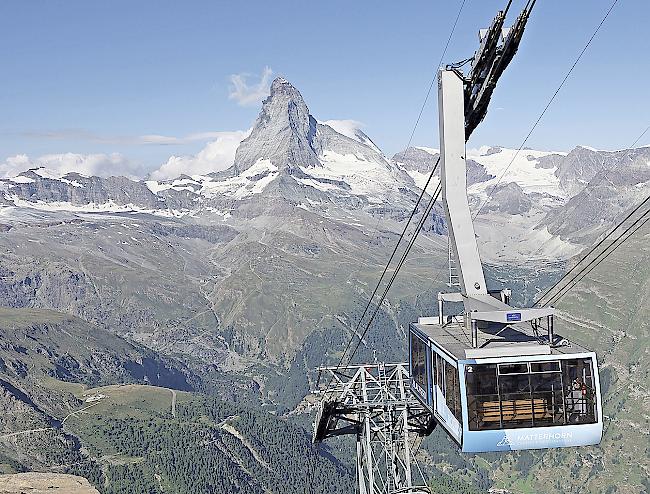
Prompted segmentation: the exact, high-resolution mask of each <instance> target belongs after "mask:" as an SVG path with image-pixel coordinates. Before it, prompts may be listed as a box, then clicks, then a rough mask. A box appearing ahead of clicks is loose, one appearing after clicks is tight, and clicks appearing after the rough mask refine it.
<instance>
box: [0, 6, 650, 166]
mask: <svg viewBox="0 0 650 494" xmlns="http://www.w3.org/2000/svg"><path fill="white" fill-rule="evenodd" d="M505 3H506V1H505V0H467V2H466V5H465V8H464V11H463V13H462V15H461V18H460V22H459V24H458V27H457V29H456V32H455V34H454V37H453V39H452V42H451V46H450V49H449V51H448V54H447V57H446V61H447V62H451V61H456V60H460V59H464V58H467V57H469V56H471V55H472V53H473V52H474V50H475V49H476V47H477V30H478V28H480V27H487V26H488V25H489V23H490V22H491V19H492V17H493V16H494V14H495V12H496V10H497V9H498V8H501V7H503V5H504V4H505ZM522 4H523V0H515V1H514V2H513V10H518V9H519V8H520V7H521V6H522ZM610 4H611V1H610V0H571V1H566V0H563V1H561V0H539V1H538V2H537V6H536V7H535V11H534V12H533V15H532V17H531V20H530V22H529V26H528V28H527V32H526V34H525V36H524V41H523V43H522V46H521V48H520V50H519V53H518V54H517V56H516V58H515V61H514V62H513V63H512V64H511V66H510V67H509V68H508V70H507V72H506V74H505V75H504V77H503V79H502V81H501V83H500V84H499V86H498V87H497V90H496V92H495V96H494V98H493V101H492V106H491V110H490V113H489V114H488V117H487V118H486V120H485V121H484V122H483V123H482V124H481V126H480V127H479V129H478V130H477V131H476V132H475V134H474V136H473V138H472V141H471V142H470V145H471V146H472V147H478V146H480V145H484V144H489V145H503V146H509V147H517V146H518V145H519V144H520V143H521V141H522V139H523V138H524V137H525V135H526V133H527V131H528V129H529V128H530V126H531V125H532V123H533V122H534V120H535V119H536V117H537V115H538V114H539V113H540V111H541V110H542V108H543V107H544V105H545V104H546V101H547V100H548V98H549V97H550V96H551V95H552V93H553V91H554V90H555V88H556V87H557V85H558V84H559V82H560V80H561V79H562V77H563V76H564V73H565V72H566V71H567V70H568V68H569V67H570V66H571V64H572V63H573V60H574V59H575V57H576V56H577V54H578V53H579V52H580V50H581V49H582V47H583V46H584V44H585V43H586V41H587V39H588V38H589V36H590V35H591V33H592V32H593V30H594V28H595V26H596V25H597V24H598V22H599V21H600V19H601V18H602V16H603V15H604V12H605V11H606V10H607V8H609V5H610ZM459 5H460V2H459V1H455V0H454V1H451V0H450V1H444V2H443V1H432V0H429V1H415V0H414V1H407V2H388V1H384V2H380V1H362V0H358V1H356V2H350V1H341V0H330V1H328V2H305V1H302V2H298V1H295V2H294V1H291V2H289V1H286V2H282V1H276V2H268V1H248V2H234V1H233V2H222V1H187V2H177V1H161V0H156V1H133V0H130V1H121V0H118V1H115V0H113V1H111V2H99V1H90V2H89V1H87V0H83V1H80V0H66V1H63V0H58V1H57V0H49V1H45V0H42V1H30V0H5V1H3V2H2V4H1V6H0V19H1V23H2V24H1V28H0V60H1V61H2V68H3V71H2V72H3V74H2V78H1V79H0V80H1V82H0V163H2V162H4V161H6V160H7V158H8V157H11V156H15V155H19V154H26V155H28V156H29V157H30V158H35V157H38V156H41V155H44V154H52V153H68V152H72V153H80V154H85V153H95V154H106V155H111V153H119V155H120V159H119V160H117V161H116V163H118V162H121V161H120V160H122V159H124V160H129V161H131V162H134V163H137V164H138V167H140V168H139V169H142V170H145V171H146V170H153V169H156V168H158V167H159V166H160V165H161V164H162V163H164V162H165V161H167V159H168V157H169V156H171V155H177V156H181V155H188V154H195V153H197V152H199V151H200V150H201V149H202V148H204V146H205V144H206V142H207V141H209V140H210V139H211V138H212V136H214V135H215V134H213V133H214V132H218V131H236V130H245V129H247V128H249V127H250V126H251V123H252V122H253V121H254V119H255V117H256V115H257V112H258V111H259V103H258V102H256V101H253V102H252V103H251V102H249V104H247V105H242V104H240V103H239V102H238V101H237V100H236V99H233V98H231V97H229V94H230V93H231V92H232V90H233V88H232V76H233V75H239V76H240V80H244V81H245V82H246V84H247V85H248V86H253V85H255V84H256V83H258V82H259V81H260V78H261V76H262V74H263V71H264V69H265V68H266V67H268V68H269V69H270V70H272V72H273V77H274V76H277V75H283V76H284V77H286V78H287V79H289V80H290V81H291V82H292V83H293V84H294V85H295V86H296V87H297V88H298V89H299V90H300V91H301V92H302V94H303V96H304V97H305V100H306V102H307V104H308V105H309V107H310V110H311V113H312V114H313V115H314V116H315V117H316V118H317V119H319V120H328V119H353V120H357V121H359V122H362V124H363V129H364V131H365V132H366V133H367V134H368V135H369V136H370V137H371V138H372V139H373V140H374V141H375V142H376V143H377V144H378V145H379V146H380V147H381V148H382V149H383V150H384V151H385V152H386V153H387V154H389V155H392V154H393V153H395V152H397V151H399V150H401V149H402V148H404V146H405V145H406V143H407V142H408V138H409V135H410V133H411V129H412V127H413V124H414V122H415V119H416V117H417V114H418V111H419V108H420V105H421V104H422V101H423V99H424V96H425V93H426V90H427V87H428V85H429V81H430V80H431V77H432V74H433V73H434V70H435V66H436V64H437V62H438V60H439V58H440V54H441V50H442V47H443V45H444V42H445V41H446V38H447V36H448V34H449V29H450V26H451V23H452V21H453V19H454V18H455V15H456V12H457V9H458V6H459ZM514 14H515V12H514V11H513V12H512V14H511V16H512V18H514ZM648 19H650V2H647V1H646V0H619V4H618V5H617V6H616V8H615V9H614V11H613V12H612V14H611V16H610V18H609V19H608V20H607V22H606V24H605V25H604V26H603V28H602V30H601V32H600V33H599V35H598V37H597V38H596V39H595V41H594V42H593V44H592V46H591V47H590V49H589V51H588V52H587V53H586V54H585V56H584V58H583V60H582V61H581V62H580V64H579V65H578V67H577V68H576V70H575V71H574V73H573V75H572V76H571V78H570V79H569V81H568V82H567V84H566V85H565V87H564V88H563V90H562V92H561V93H560V95H559V96H558V99H557V100H556V102H555V103H554V105H553V106H552V107H551V109H550V110H549V112H548V114H547V115H546V116H545V118H544V119H543V120H542V122H541V124H540V126H539V127H538V129H537V130H536V131H535V133H534V134H533V136H532V137H531V139H530V140H529V143H528V146H530V147H533V148H537V149H548V150H568V149H570V148H572V147H573V146H575V145H577V144H585V145H590V146H593V147H597V148H601V149H616V148H623V147H626V146H629V145H630V144H631V143H632V141H634V139H635V138H636V137H637V136H638V134H639V133H640V132H641V131H642V130H643V129H644V128H645V127H646V126H648V125H649V124H650V97H648V90H647V86H648V82H647V81H648V75H649V73H650V68H649V65H648V53H650V37H648V35H647V21H648ZM268 80H270V78H269V79H268ZM252 92H253V93H254V91H252ZM253 100H255V98H253ZM436 111H437V109H436V96H435V91H434V94H433V95H432V97H431V99H430V101H429V104H428V105H427V108H426V110H425V112H424V115H423V118H422V121H421V123H420V126H419V129H418V132H417V133H416V136H415V139H414V144H416V145H424V146H432V147H437V146H438V143H437V139H438V137H437V117H436ZM649 134H650V133H649ZM152 135H155V136H166V137H168V138H167V139H162V138H159V137H156V138H153V137H150V138H143V137H142V136H152ZM152 141H153V142H152ZM649 143H650V135H646V137H645V139H644V142H642V143H640V144H649ZM116 166H119V164H116Z"/></svg>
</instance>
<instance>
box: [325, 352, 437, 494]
mask: <svg viewBox="0 0 650 494" xmlns="http://www.w3.org/2000/svg"><path fill="white" fill-rule="evenodd" d="M319 370H320V371H321V372H322V373H323V374H324V377H326V378H327V379H324V381H325V382H330V381H332V383H333V384H332V385H330V386H328V387H327V388H326V389H324V390H320V394H321V398H322V399H321V403H320V409H319V411H318V413H317V415H316V422H315V426H314V442H320V441H323V440H325V439H327V438H330V437H334V436H340V435H346V434H350V435H354V436H355V437H356V452H357V462H356V465H357V482H358V491H359V493H360V494H398V493H404V494H423V493H429V492H430V491H429V489H428V488H427V487H426V485H424V480H423V479H422V475H421V472H419V469H418V467H417V462H416V461H415V458H414V450H413V444H414V443H415V442H416V441H417V440H418V437H420V438H421V437H422V436H425V435H428V434H429V433H430V432H431V429H432V427H433V425H434V423H433V422H432V421H431V415H430V414H429V413H428V412H427V411H426V410H425V408H424V407H423V406H422V404H421V403H420V402H419V401H418V400H417V399H416V398H415V397H414V396H413V395H412V393H411V390H410V385H409V374H408V364H385V363H374V364H368V365H353V366H348V367H324V368H321V369H319ZM317 393H319V391H317ZM418 474H419V478H420V479H421V480H420V481H419V482H418V481H416V480H415V479H416V478H418Z"/></svg>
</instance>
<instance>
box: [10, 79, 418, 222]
mask: <svg viewBox="0 0 650 494" xmlns="http://www.w3.org/2000/svg"><path fill="white" fill-rule="evenodd" d="M343 131H344V132H345V133H346V134H348V135H344V134H343V133H339V132H337V131H336V130H335V129H334V128H332V127H331V126H330V125H327V124H324V123H319V122H318V121H317V120H316V119H315V118H314V117H313V116H312V115H311V114H310V113H309V109H308V107H307V105H306V104H305V101H304V100H303V98H302V95H301V94H300V92H299V91H298V90H297V89H296V88H295V87H294V86H292V85H291V84H290V83H289V82H288V81H287V80H285V79H282V78H278V79H276V80H274V81H273V84H272V85H271V93H270V96H269V97H268V98H267V99H266V100H265V101H264V102H263V104H262V109H261V112H260V114H259V116H258V118H257V120H256V122H255V124H254V126H253V128H252V131H251V133H250V135H249V136H248V137H247V138H245V139H244V140H243V141H242V142H241V144H240V145H239V147H238V149H237V152H236V155H235V161H234V164H233V165H232V166H231V167H230V168H229V169H227V170H225V171H223V172H218V173H211V174H207V175H192V176H187V175H182V176H180V177H178V178H176V179H173V180H166V181H155V180H146V181H142V182H136V181H131V180H128V179H125V178H116V177H111V178H106V179H103V178H99V177H85V176H83V175H80V174H78V173H68V174H66V175H63V176H54V175H52V174H50V173H48V172H47V170H44V169H34V170H29V171H27V172H23V173H21V174H20V175H18V176H16V177H12V178H10V179H4V180H2V182H0V193H2V194H1V195H0V199H1V200H2V201H3V203H4V204H6V205H16V206H24V207H35V208H42V209H52V208H58V209H60V208H66V207H68V208H69V209H71V210H81V209H84V208H85V209H88V210H119V211H123V210H125V209H126V210H128V209H129V208H131V209H133V210H135V211H146V212H153V213H156V214H175V215H192V216H201V215H204V214H213V213H214V212H215V211H217V212H224V211H231V212H232V210H236V209H237V208H238V203H240V202H242V201H244V202H245V201H248V200H250V199H252V198H254V197H255V196H262V197H269V196H273V197H276V198H277V197H281V198H282V199H284V200H289V201H293V202H294V203H295V204H307V205H309V204H316V203H318V204H320V203H331V202H334V203H337V204H344V205H345V207H347V208H350V207H354V208H364V207H371V208H377V206H380V205H381V206H382V208H384V205H385V208H384V209H394V210H401V209H408V207H409V206H410V204H411V203H412V200H413V198H414V197H416V194H418V193H419V191H418V190H417V187H416V184H415V183H414V182H413V180H412V179H411V178H410V176H409V175H408V174H407V173H405V172H404V171H403V170H402V169H401V168H400V167H399V166H396V165H395V164H394V163H393V162H392V161H390V160H388V159H387V158H386V157H385V156H384V155H383V154H382V153H381V152H380V151H379V149H378V148H377V146H376V145H375V144H374V143H373V142H372V141H371V140H370V138H369V137H368V136H366V135H365V134H364V133H363V132H361V131H359V130H358V129H357V130H355V131H354V132H353V133H351V132H349V129H343Z"/></svg>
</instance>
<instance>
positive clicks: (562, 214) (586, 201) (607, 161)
mask: <svg viewBox="0 0 650 494" xmlns="http://www.w3.org/2000/svg"><path fill="white" fill-rule="evenodd" d="M576 162H580V163H583V164H582V165H581V166H577V165H576V166H575V167H574V168H575V169H573V170H572V169H571V168H570V166H571V164H573V163H576ZM584 163H586V164H584ZM556 173H557V174H558V175H560V176H565V177H566V176H568V177H571V178H570V179H569V178H567V181H568V182H569V183H573V184H575V183H576V182H586V186H585V187H584V188H582V189H581V190H580V191H579V192H578V193H576V194H575V195H574V196H572V197H571V198H570V199H569V200H568V201H567V202H566V204H565V205H563V207H562V208H559V209H558V210H556V211H552V212H549V213H548V214H547V215H546V217H545V218H544V219H543V220H542V221H541V222H540V224H539V228H542V227H546V228H548V231H549V232H550V233H551V234H553V235H557V236H559V237H560V238H564V239H571V240H572V241H575V242H578V243H581V244H585V245H588V244H590V243H592V242H594V241H595V240H596V239H597V238H598V237H599V236H600V235H601V234H603V233H604V232H606V231H608V230H609V229H610V228H611V226H612V225H613V224H615V223H616V222H617V221H618V220H621V219H622V218H623V217H624V216H625V212H626V211H628V210H630V209H631V208H633V207H635V206H636V205H637V204H639V203H640V202H641V201H643V200H644V199H645V198H647V197H648V189H649V188H650V148H648V147H646V148H639V149H628V150H622V151H616V152H604V151H593V150H590V149H586V148H576V149H575V150H574V151H572V152H571V153H569V155H567V161H566V162H564V163H563V164H562V165H561V167H559V168H558V171H556ZM577 177H579V178H577ZM574 187H575V185H574Z"/></svg>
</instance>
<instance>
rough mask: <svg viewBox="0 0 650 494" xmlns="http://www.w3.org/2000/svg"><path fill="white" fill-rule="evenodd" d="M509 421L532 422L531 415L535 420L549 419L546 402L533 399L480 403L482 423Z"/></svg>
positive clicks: (549, 414) (549, 413)
mask: <svg viewBox="0 0 650 494" xmlns="http://www.w3.org/2000/svg"><path fill="white" fill-rule="evenodd" d="M502 414H503V420H504V421H510V420H532V418H533V414H534V415H535V418H536V419H543V418H549V417H550V416H551V412H550V410H548V408H547V406H546V400H543V399H540V398H535V399H532V400H503V401H502V402H500V403H499V402H498V401H484V402H483V403H481V408H480V414H479V416H480V419H481V420H482V421H483V422H499V421H500V420H501V418H502Z"/></svg>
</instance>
